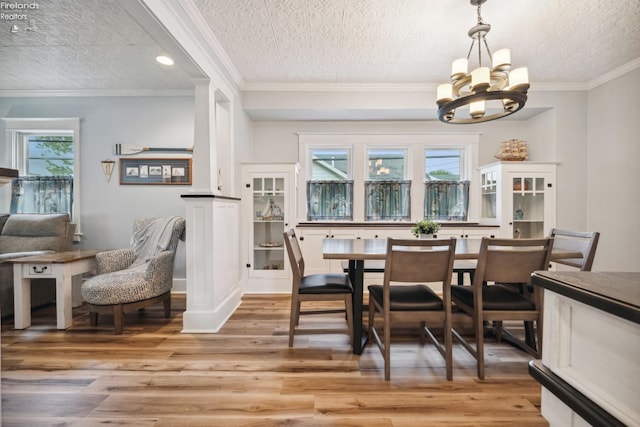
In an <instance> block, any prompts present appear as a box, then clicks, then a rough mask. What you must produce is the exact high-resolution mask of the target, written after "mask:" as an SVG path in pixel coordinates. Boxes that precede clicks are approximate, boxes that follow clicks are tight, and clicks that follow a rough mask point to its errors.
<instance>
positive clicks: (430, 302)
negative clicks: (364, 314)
mask: <svg viewBox="0 0 640 427" xmlns="http://www.w3.org/2000/svg"><path fill="white" fill-rule="evenodd" d="M389 292H390V299H391V306H390V309H391V311H435V310H444V303H443V302H442V298H440V297H439V296H438V294H436V293H435V292H434V291H433V289H431V288H430V287H428V286H425V285H412V286H394V287H392V288H391V289H390V290H389ZM382 293H383V287H382V286H381V285H371V286H369V299H371V298H373V299H375V300H376V301H378V302H379V303H382V301H383V295H382Z"/></svg>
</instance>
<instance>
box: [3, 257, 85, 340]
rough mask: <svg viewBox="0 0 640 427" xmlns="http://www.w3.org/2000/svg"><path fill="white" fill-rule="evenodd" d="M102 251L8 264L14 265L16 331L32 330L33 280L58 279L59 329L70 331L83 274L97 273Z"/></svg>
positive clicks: (18, 259)
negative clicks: (94, 271)
mask: <svg viewBox="0 0 640 427" xmlns="http://www.w3.org/2000/svg"><path fill="white" fill-rule="evenodd" d="M97 252H98V251H94V250H79V251H69V252H55V253H50V254H46V255H35V256H30V257H24V258H16V259H13V260H8V261H7V262H12V263H13V296H14V311H15V314H14V319H15V329H25V328H28V327H29V326H31V279H35V278H53V279H56V317H57V322H56V323H57V328H58V329H67V328H69V327H70V326H71V324H72V322H73V319H72V310H71V309H72V306H73V304H72V293H73V288H74V285H75V287H76V289H79V287H80V286H81V283H82V274H83V273H87V272H90V271H92V270H94V269H95V263H96V261H95V255H96V253H97Z"/></svg>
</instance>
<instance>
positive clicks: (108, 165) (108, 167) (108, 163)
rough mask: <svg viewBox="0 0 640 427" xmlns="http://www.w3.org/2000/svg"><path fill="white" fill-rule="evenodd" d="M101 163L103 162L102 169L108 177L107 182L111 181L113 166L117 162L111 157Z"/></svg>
mask: <svg viewBox="0 0 640 427" xmlns="http://www.w3.org/2000/svg"><path fill="white" fill-rule="evenodd" d="M100 163H102V171H103V172H104V177H105V178H106V179H107V182H109V181H110V180H111V174H112V173H113V167H114V166H115V165H116V162H115V161H113V160H111V159H107V160H103V161H102V162H100Z"/></svg>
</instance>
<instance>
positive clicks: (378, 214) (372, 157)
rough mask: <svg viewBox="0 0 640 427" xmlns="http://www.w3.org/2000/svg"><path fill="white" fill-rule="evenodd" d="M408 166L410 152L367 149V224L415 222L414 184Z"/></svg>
mask: <svg viewBox="0 0 640 427" xmlns="http://www.w3.org/2000/svg"><path fill="white" fill-rule="evenodd" d="M406 164H407V150H406V149H397V148H392V149H390V148H369V149H367V166H368V173H367V179H366V180H365V182H364V197H365V213H364V215H365V220H367V221H405V220H406V221H408V220H410V219H411V180H408V179H406V170H407V166H406Z"/></svg>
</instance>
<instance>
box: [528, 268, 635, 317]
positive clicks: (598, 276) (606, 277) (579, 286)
mask: <svg viewBox="0 0 640 427" xmlns="http://www.w3.org/2000/svg"><path fill="white" fill-rule="evenodd" d="M531 283H532V284H533V285H536V286H541V287H543V288H545V289H549V290H550V291H553V292H556V293H558V294H561V295H564V296H566V297H569V298H572V299H574V300H576V301H579V302H581V303H584V304H587V305H590V306H592V307H595V308H598V309H600V310H602V311H605V312H607V313H610V314H613V315H615V316H618V317H621V318H623V319H626V320H629V321H631V322H634V323H637V324H640V272H638V273H636V272H591V271H575V272H573V271H571V272H569V271H562V272H555V271H536V272H535V273H533V276H532V281H531Z"/></svg>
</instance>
